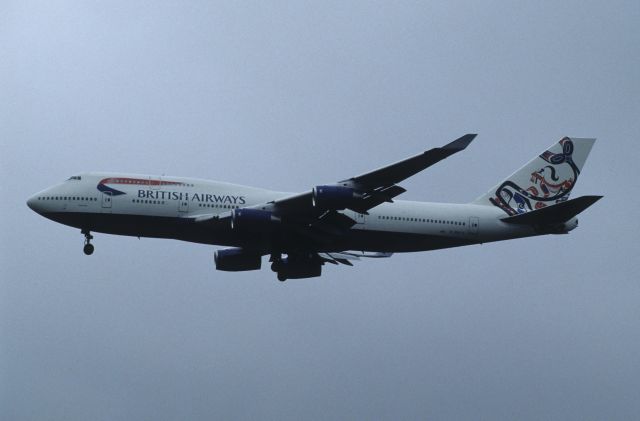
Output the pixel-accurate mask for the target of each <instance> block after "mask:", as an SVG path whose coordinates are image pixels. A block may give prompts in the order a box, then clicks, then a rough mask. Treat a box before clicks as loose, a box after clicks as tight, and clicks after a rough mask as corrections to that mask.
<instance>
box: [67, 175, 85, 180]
mask: <svg viewBox="0 0 640 421" xmlns="http://www.w3.org/2000/svg"><path fill="white" fill-rule="evenodd" d="M69 180H82V177H80V176H79V175H74V176H73V177H69V178H68V179H67V181H69Z"/></svg>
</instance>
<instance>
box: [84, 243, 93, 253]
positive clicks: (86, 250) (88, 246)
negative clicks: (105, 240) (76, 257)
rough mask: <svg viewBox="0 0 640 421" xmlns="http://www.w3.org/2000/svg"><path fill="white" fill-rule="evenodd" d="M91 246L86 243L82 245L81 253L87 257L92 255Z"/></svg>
mask: <svg viewBox="0 0 640 421" xmlns="http://www.w3.org/2000/svg"><path fill="white" fill-rule="evenodd" d="M93 249H94V247H93V244H91V243H88V244H85V245H84V248H83V249H82V251H84V254H86V255H87V256H90V255H91V254H93Z"/></svg>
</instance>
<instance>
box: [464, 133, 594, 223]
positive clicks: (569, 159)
mask: <svg viewBox="0 0 640 421" xmlns="http://www.w3.org/2000/svg"><path fill="white" fill-rule="evenodd" d="M595 141H596V140H595V139H589V138H577V137H571V138H570V137H565V138H563V139H561V140H560V141H559V142H558V143H556V144H554V145H553V146H551V148H549V149H548V150H546V151H544V152H543V153H542V154H540V155H539V156H537V157H535V158H534V159H532V160H531V161H530V162H529V163H528V164H527V165H525V166H524V167H522V168H520V169H519V170H518V171H516V172H515V173H513V174H512V175H511V176H509V177H508V178H507V179H506V180H504V181H502V182H501V183H500V184H498V185H497V186H495V187H494V188H492V189H491V190H489V191H488V192H487V193H486V194H484V195H482V196H480V197H479V198H477V199H476V200H474V201H473V203H475V204H478V205H487V206H497V207H499V208H500V209H502V210H504V211H505V212H506V213H507V214H508V215H518V214H522V213H526V212H529V211H531V210H536V209H542V208H545V207H547V206H551V205H554V204H556V203H560V202H564V201H566V200H568V199H569V195H570V194H571V190H572V189H573V187H574V186H575V184H576V181H578V177H579V176H580V172H581V171H582V167H583V165H584V163H585V161H586V160H587V156H588V155H589V152H590V151H591V147H592V146H593V143H594V142H595Z"/></svg>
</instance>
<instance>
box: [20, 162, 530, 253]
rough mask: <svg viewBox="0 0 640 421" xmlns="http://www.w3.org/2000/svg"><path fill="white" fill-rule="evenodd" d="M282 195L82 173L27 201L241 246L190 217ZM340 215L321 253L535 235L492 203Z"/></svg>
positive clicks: (99, 224) (100, 221) (125, 225)
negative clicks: (343, 223) (338, 231)
mask: <svg viewBox="0 0 640 421" xmlns="http://www.w3.org/2000/svg"><path fill="white" fill-rule="evenodd" d="M105 180H106V181H105ZM114 186H115V188H114ZM289 195H290V193H286V192H277V191H271V190H264V189H259V188H253V187H247V186H241V185H235V184H229V183H222V182H216V181H208V180H200V179H192V178H182V177H157V176H145V175H137V174H120V173H85V174H81V175H80V176H76V177H72V178H71V179H69V180H67V181H65V182H64V183H61V184H59V185H56V186H53V187H50V188H48V189H46V190H43V191H41V192H39V193H37V194H36V195H34V196H33V197H32V198H30V199H29V201H28V204H29V206H30V207H31V208H32V209H34V210H35V211H36V212H38V213H40V214H42V215H44V216H46V217H48V218H50V219H52V220H55V221H57V222H61V223H64V224H66V225H70V226H74V227H77V228H80V229H82V230H86V231H96V232H104V233H111V234H120V235H132V236H140V237H143V236H144V237H159V238H174V239H178V240H184V241H192V242H199V243H206V244H217V245H231V246H246V244H245V243H247V242H248V241H255V239H256V238H255V236H254V237H252V238H247V237H246V236H244V237H243V236H238V235H234V233H233V230H232V229H231V227H230V226H229V225H228V224H227V223H220V224H210V225H207V226H202V225H199V224H196V223H193V221H194V220H197V218H198V217H201V216H206V215H218V216H224V215H228V214H229V213H230V212H231V211H232V210H233V209H238V208H243V207H248V206H252V205H257V204H261V203H265V202H269V201H272V200H277V199H279V198H282V197H286V196H289ZM343 213H344V214H346V215H347V216H349V217H351V218H352V219H353V220H355V221H356V224H355V225H354V226H353V227H352V228H351V230H350V231H349V235H347V236H346V238H345V239H344V240H343V241H340V242H338V243H332V244H327V245H326V246H324V248H325V249H326V250H344V249H351V250H367V251H384V252H402V251H420V250H433V249H438V248H446V247H455V246H460V245H467V244H478V243H484V242H490V241H497V240H504V239H511V238H518V237H526V236H531V235H536V234H537V233H536V232H535V231H534V229H532V228H531V227H529V226H520V225H513V224H508V223H505V222H502V221H501V218H503V217H505V214H504V213H503V212H502V211H501V210H500V209H498V208H495V207H489V206H481V205H474V204H449V203H427V202H413V201H401V200H398V201H395V202H394V203H384V204H381V205H379V206H377V207H375V208H373V209H371V210H370V211H369V213H368V214H360V213H356V212H353V211H350V210H345V211H343ZM223 219H224V218H221V219H220V220H221V221H222V220H223ZM263 241H268V240H265V239H263Z"/></svg>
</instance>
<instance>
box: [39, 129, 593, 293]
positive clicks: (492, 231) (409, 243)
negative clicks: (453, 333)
mask: <svg viewBox="0 0 640 421" xmlns="http://www.w3.org/2000/svg"><path fill="white" fill-rule="evenodd" d="M475 137H476V135H475V134H466V135H464V136H462V137H460V138H458V139H456V140H454V141H453V142H450V143H448V144H446V145H444V146H442V147H439V148H433V149H430V150H427V151H425V152H423V153H420V154H417V155H415V156H412V157H409V158H407V159H404V160H401V161H398V162H396V163H394V164H391V165H388V166H385V167H382V168H379V169H376V170H374V171H371V172H367V173H364V174H361V175H358V176H355V177H351V178H347V179H344V180H342V181H339V182H337V183H333V184H326V185H317V186H315V187H313V188H312V189H310V190H307V191H304V192H302V193H287V192H279V191H272V190H265V189H260V188H255V187H249V186H242V185H237V184H229V183H223V182H218V181H209V180H202V179H195V178H184V177H168V176H153V175H139V174H125V173H99V172H88V173H82V174H79V175H74V176H72V177H70V178H69V179H68V180H66V181H64V182H63V183H61V184H58V185H55V186H53V187H50V188H48V189H45V190H43V191H41V192H39V193H36V194H35V195H34V196H32V197H31V198H29V199H28V201H27V205H28V206H29V207H30V208H31V209H32V210H33V211H35V212H37V213H38V214H40V215H42V216H44V217H46V218H49V219H51V220H53V221H55V222H59V223H62V224H65V225H69V226H71V227H75V228H79V229H80V230H81V233H82V234H84V237H85V244H84V253H85V254H87V255H91V254H92V253H93V251H94V246H93V244H92V243H91V240H92V239H93V235H92V234H91V233H92V232H99V233H107V234H116V235H127V236H134V237H139V238H140V237H152V238H167V239H176V240H183V241H189V242H194V243H202V244H211V245H218V246H226V247H228V248H224V249H219V250H217V251H215V254H214V260H215V266H216V269H218V270H222V271H231V272H236V271H249V270H258V269H260V268H261V265H262V258H263V256H269V257H270V258H269V262H270V263H271V269H272V270H273V271H274V272H276V274H277V278H278V279H279V280H280V281H285V280H286V279H301V278H311V277H317V276H320V275H321V273H322V266H323V265H324V264H327V263H329V264H335V265H348V266H353V263H352V262H354V261H357V260H360V259H361V258H386V257H390V256H391V255H392V254H393V253H401V252H417V251H428V250H436V249H443V248H449V247H458V246H465V245H472V244H481V243H488V242H494V241H501V240H509V239H516V238H522V237H530V236H537V235H544V234H567V233H568V232H569V231H571V230H573V229H575V228H576V227H577V226H578V219H577V215H578V214H579V213H581V212H582V211H584V210H585V209H587V208H588V207H589V206H591V205H592V204H594V203H595V202H596V201H598V200H599V199H601V198H602V196H582V197H578V198H575V199H569V195H570V193H571V191H572V189H573V187H574V186H575V184H576V182H577V180H578V177H579V175H580V172H581V170H582V167H583V165H584V163H585V161H586V159H587V156H588V155H589V152H590V151H591V148H592V146H593V144H594V142H595V139H590V138H572V137H571V138H570V137H564V138H562V139H561V140H560V141H559V142H557V143H555V144H554V145H552V146H551V147H550V148H549V149H547V150H545V151H544V152H543V153H542V154H540V155H538V156H536V157H535V158H533V159H532V160H531V161H530V162H529V163H527V164H526V165H525V166H523V167H522V168H520V169H519V170H517V171H516V172H515V173H513V174H512V175H511V176H509V177H507V178H506V179H505V180H504V181H501V182H500V183H499V184H497V185H496V186H495V187H493V188H492V189H491V190H489V191H488V192H487V193H485V194H483V195H482V196H480V197H478V198H477V199H475V200H473V201H472V202H470V203H464V204H455V203H428V202H415V201H401V200H395V198H396V197H397V196H399V195H400V194H402V193H404V192H405V191H406V190H405V189H404V188H402V187H400V186H399V185H398V183H400V182H401V181H403V180H405V179H407V178H409V177H411V176H413V175H415V174H417V173H418V172H420V171H422V170H424V169H426V168H429V167H430V166H432V165H434V164H436V163H438V162H440V161H441V160H443V159H445V158H447V157H449V156H451V155H453V154H456V153H458V152H460V151H462V150H464V149H465V148H466V147H467V146H468V145H469V144H470V143H471V141H472V140H473V139H474V138H475Z"/></svg>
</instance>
